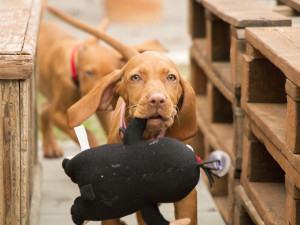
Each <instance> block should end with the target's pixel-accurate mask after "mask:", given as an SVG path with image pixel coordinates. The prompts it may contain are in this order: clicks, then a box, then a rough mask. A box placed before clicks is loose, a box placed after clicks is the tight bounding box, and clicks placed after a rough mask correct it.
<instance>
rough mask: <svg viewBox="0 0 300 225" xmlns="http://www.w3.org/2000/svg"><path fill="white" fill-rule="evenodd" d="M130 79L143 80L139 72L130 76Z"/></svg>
mask: <svg viewBox="0 0 300 225" xmlns="http://www.w3.org/2000/svg"><path fill="white" fill-rule="evenodd" d="M130 80H132V81H139V80H141V77H140V76H139V75H137V74H134V75H132V76H131V77H130Z"/></svg>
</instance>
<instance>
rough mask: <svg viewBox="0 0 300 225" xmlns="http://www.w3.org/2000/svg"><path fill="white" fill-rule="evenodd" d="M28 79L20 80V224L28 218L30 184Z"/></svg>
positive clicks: (25, 222)
mask: <svg viewBox="0 0 300 225" xmlns="http://www.w3.org/2000/svg"><path fill="white" fill-rule="evenodd" d="M30 82H31V80H30V79H27V80H24V81H20V116H21V118H22V120H21V121H20V128H21V131H22V132H21V137H20V138H21V158H20V160H21V165H20V172H21V181H20V182H21V183H20V194H21V196H20V197H21V202H20V204H21V223H20V224H21V225H27V224H28V220H29V212H30V198H29V196H30V195H31V193H30V188H31V187H30V186H31V179H30V178H31V177H30V176H31V173H32V172H33V171H31V157H30V156H31V155H30V152H31V151H32V149H31V143H30V141H31V137H30V134H31V128H30V120H31V119H33V118H31V107H30V106H31V102H30V95H31V91H30V90H31V87H30Z"/></svg>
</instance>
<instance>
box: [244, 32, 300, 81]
mask: <svg viewBox="0 0 300 225" xmlns="http://www.w3.org/2000/svg"><path fill="white" fill-rule="evenodd" d="M246 39H247V41H248V42H250V43H251V44H252V45H253V46H254V47H255V48H256V49H258V50H259V51H260V52H261V53H262V54H263V55H264V56H265V57H266V58H268V59H269V60H270V61H271V62H272V63H273V64H274V65H275V66H277V67H278V68H279V69H280V70H281V71H282V72H283V73H284V74H285V76H286V77H287V78H288V79H289V80H290V81H291V82H293V83H294V84H296V85H297V86H300V60H299V58H300V27H293V28H289V27H276V28H274V27H273V28H271V27H269V28H268V27H264V28H247V29H246Z"/></svg>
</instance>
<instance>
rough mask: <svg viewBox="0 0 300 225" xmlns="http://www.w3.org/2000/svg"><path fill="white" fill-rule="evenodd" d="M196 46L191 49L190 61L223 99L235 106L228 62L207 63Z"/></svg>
mask: <svg viewBox="0 0 300 225" xmlns="http://www.w3.org/2000/svg"><path fill="white" fill-rule="evenodd" d="M198 49H199V48H198V47H197V45H194V46H193V47H192V48H191V51H190V55H191V57H192V59H193V60H194V61H195V62H196V63H197V64H198V66H199V67H201V69H202V70H203V71H204V73H205V74H206V76H207V77H208V78H209V79H210V81H211V82H212V83H213V84H214V85H215V86H216V87H217V88H218V89H219V90H220V92H222V94H223V95H224V96H225V98H226V99H227V100H228V101H230V102H231V103H232V104H234V105H236V104H237V103H236V100H237V99H236V98H235V96H234V92H233V90H232V85H230V82H229V79H230V72H229V71H230V62H217V63H209V62H208V60H207V59H206V58H205V57H203V56H202V53H203V52H206V51H204V50H203V51H202V52H201V51H199V50H198Z"/></svg>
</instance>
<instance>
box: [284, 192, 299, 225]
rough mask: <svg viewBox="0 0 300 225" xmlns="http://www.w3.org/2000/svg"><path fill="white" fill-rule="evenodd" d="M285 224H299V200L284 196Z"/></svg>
mask: <svg viewBox="0 0 300 225" xmlns="http://www.w3.org/2000/svg"><path fill="white" fill-rule="evenodd" d="M286 209H287V210H286V224H289V225H298V224H300V200H299V199H293V198H292V197H291V195H289V194H287V196H286Z"/></svg>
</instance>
